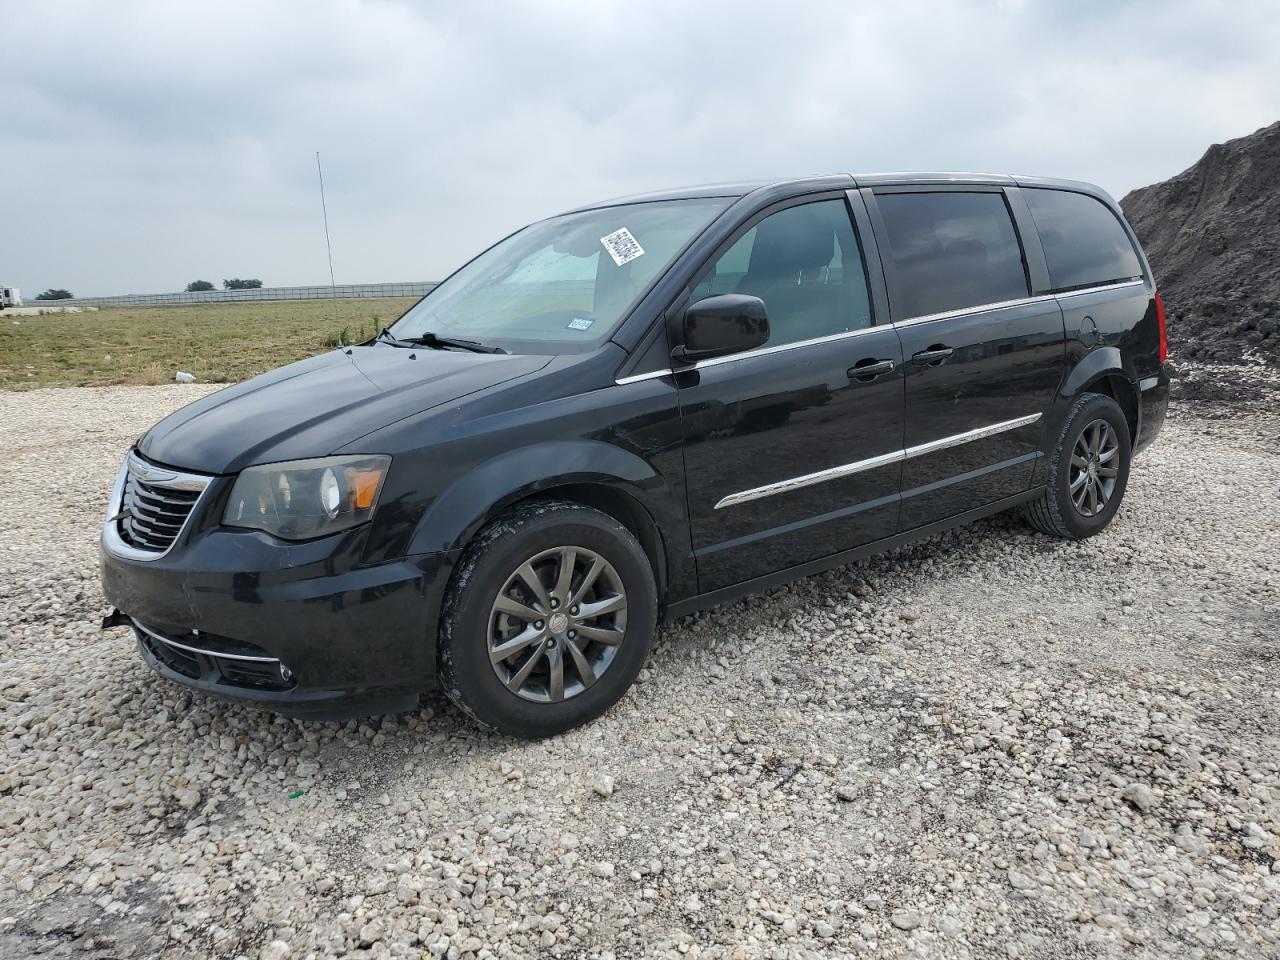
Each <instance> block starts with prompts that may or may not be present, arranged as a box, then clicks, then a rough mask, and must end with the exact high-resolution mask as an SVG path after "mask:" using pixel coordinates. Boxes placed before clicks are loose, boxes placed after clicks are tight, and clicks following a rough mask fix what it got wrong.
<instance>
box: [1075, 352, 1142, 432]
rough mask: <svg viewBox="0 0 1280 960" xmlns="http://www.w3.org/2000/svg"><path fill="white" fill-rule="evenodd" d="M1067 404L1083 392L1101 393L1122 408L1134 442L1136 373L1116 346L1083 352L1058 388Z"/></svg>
mask: <svg viewBox="0 0 1280 960" xmlns="http://www.w3.org/2000/svg"><path fill="white" fill-rule="evenodd" d="M1060 392H1061V395H1062V398H1063V400H1065V401H1066V406H1067V407H1070V405H1071V402H1072V401H1073V400H1075V398H1076V397H1078V396H1080V394H1082V393H1101V394H1103V395H1104V396H1108V397H1110V398H1111V399H1112V400H1114V401H1115V402H1116V403H1117V404H1118V405H1119V407H1120V409H1121V410H1123V411H1124V418H1125V421H1126V422H1127V423H1128V425H1129V438H1130V440H1131V441H1132V442H1133V443H1137V437H1138V428H1139V426H1140V422H1139V418H1140V409H1141V405H1140V403H1139V398H1138V386H1137V379H1136V376H1135V375H1134V374H1133V372H1132V370H1131V369H1130V368H1129V366H1128V365H1126V363H1125V361H1124V357H1123V355H1122V354H1121V353H1120V351H1119V350H1117V349H1116V348H1115V347H1102V348H1100V349H1097V350H1094V351H1093V352H1091V353H1089V354H1088V355H1086V356H1085V357H1084V358H1083V359H1082V360H1081V361H1080V362H1079V363H1077V364H1076V366H1075V367H1074V368H1073V369H1072V371H1071V372H1070V373H1069V374H1068V375H1067V377H1066V379H1065V380H1064V381H1063V384H1062V390H1061V391H1060Z"/></svg>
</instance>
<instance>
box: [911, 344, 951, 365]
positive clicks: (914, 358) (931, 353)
mask: <svg viewBox="0 0 1280 960" xmlns="http://www.w3.org/2000/svg"><path fill="white" fill-rule="evenodd" d="M953 353H955V350H953V349H951V347H944V346H942V345H941V344H934V345H933V346H931V347H930V348H929V349H928V350H921V351H920V352H919V353H913V354H912V355H911V362H912V363H914V364H918V365H919V366H922V367H936V366H937V365H938V364H940V363H941V362H942V361H943V360H945V359H947V357H949V356H951V355H952V354H953Z"/></svg>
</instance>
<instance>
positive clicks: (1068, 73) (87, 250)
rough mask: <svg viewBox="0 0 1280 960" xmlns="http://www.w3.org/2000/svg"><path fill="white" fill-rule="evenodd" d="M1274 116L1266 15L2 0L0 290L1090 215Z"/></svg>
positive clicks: (1274, 40) (410, 275) (324, 272)
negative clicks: (806, 211) (575, 212)
mask: <svg viewBox="0 0 1280 960" xmlns="http://www.w3.org/2000/svg"><path fill="white" fill-rule="evenodd" d="M1276 119H1280V3H1278V2H1276V0H1257V2H1251V0H1234V2H1222V3H1217V2H1208V0H1186V2H1179V0H1159V2H1151V3H1145V2H1128V3H1126V2H1123V0H1111V2H1092V0H1074V2H1043V3H1036V2H1032V0H970V2H967V3H954V4H947V3H924V2H912V0H892V2H884V3H879V2H871V0H860V2H856V3H854V2H849V0H832V2H806V0H786V2H780V3H754V2H750V0H733V2H689V0H682V2H670V3H667V2H657V0H629V2H620V3H609V2H602V0H594V2H587V0H583V2H580V3H562V2H551V0H537V2H531V3H527V4H516V3H510V4H509V3H501V2H494V0H486V2H484V3H466V4H462V3H459V4H452V5H449V4H428V3H420V4H415V3H395V2H357V0H333V2H321V0H307V2H305V3H304V2H301V0H299V2H297V3H278V4H277V3H271V2H265V0H255V2H253V3H236V2H230V0H219V2H217V3H213V2H208V3H204V4H199V3H195V2H181V3H174V2H172V0H163V2H154V3H131V2H128V0H112V2H111V3H101V2H90V3H62V2H57V0H42V2H39V3H36V2H27V0H0V282H4V283H9V284H16V285H18V286H19V287H21V288H22V289H23V292H24V295H25V296H26V297H28V298H30V297H33V296H34V295H35V294H36V293H38V292H39V291H40V290H42V289H44V288H46V287H50V286H56V287H67V288H70V289H71V290H72V291H74V292H75V293H76V294H78V295H81V296H92V295H105V294H113V293H148V292H160V291H169V290H180V289H181V288H182V287H183V286H184V285H185V284H186V283H187V281H189V280H193V279H197V278H201V279H209V280H212V281H214V282H215V283H217V282H219V281H221V280H222V279H223V278H226V277H235V276H253V277H260V278H261V279H262V280H263V281H264V282H265V283H266V284H267V285H268V286H275V285H285V284H307V283H324V282H327V281H328V266H327V264H326V259H325V245H324V234H323V231H322V224H321V214H320V203H319V198H318V194H317V187H316V167H315V151H316V150H320V151H321V154H322V157H323V161H324V168H325V169H324V172H325V184H326V188H327V191H328V202H329V223H330V228H331V231H332V237H333V259H334V268H335V271H336V274H337V280H338V282H339V283H342V282H352V283H355V282H374V281H391V280H429V279H435V278H438V277H439V276H441V275H442V274H444V273H446V272H447V271H449V270H450V269H451V268H452V267H454V266H455V265H457V264H458V263H459V262H460V261H461V260H463V259H465V258H467V257H468V256H469V255H471V254H472V253H474V252H476V250H477V249H478V248H480V247H482V246H484V245H487V244H488V243H489V242H490V241H492V240H494V239H496V238H497V237H498V236H500V235H502V234H504V233H506V232H508V231H509V230H511V229H512V228H514V227H516V226H519V225H520V224H522V223H525V222H528V221H530V220H533V219H537V218H539V217H543V216H546V215H548V214H552V213H555V212H557V211H558V210H561V209H564V208H566V207H569V206H573V205H577V204H581V203H585V202H588V201H592V200H597V199H602V198H607V197H611V196H617V195H620V194H626V193H632V192H637V191H643V190H649V189H654V188H659V187H666V186H678V185H682V184H690V183H704V182H708V181H718V180H736V179H750V178H757V177H770V176H787V175H796V174H808V173H828V172H836V171H858V170H863V171H879V170H902V169H917V170H920V169H933V170H992V171H1000V172H1015V173H1018V172H1021V173H1035V174H1043V175H1049V176H1063V177H1072V178H1077V179H1084V180H1092V181H1094V182H1096V183H1099V184H1101V185H1103V186H1104V187H1106V188H1107V189H1108V190H1110V191H1111V192H1112V193H1113V194H1114V195H1116V196H1117V197H1119V196H1121V195H1122V194H1124V193H1125V192H1126V191H1127V190H1129V189H1131V188H1133V187H1136V186H1141V185H1143V184H1146V183H1151V182H1154V181H1156V180H1162V179H1164V178H1166V177H1168V176H1170V175H1172V174H1174V173H1177V172H1178V171H1180V170H1182V169H1185V168H1186V167H1188V166H1190V165H1191V164H1192V163H1194V162H1195V160H1196V159H1197V158H1198V157H1199V156H1200V154H1201V153H1202V152H1203V151H1204V149H1205V148H1206V147H1207V146H1208V145H1209V144H1210V143H1213V142H1215V141H1221V140H1225V139H1229V138H1231V137H1236V136H1240V135H1243V134H1246V133H1249V132H1251V131H1253V130H1255V129H1257V128H1258V127H1260V126H1263V125H1265V124H1267V123H1270V122H1272V121H1274V120H1276Z"/></svg>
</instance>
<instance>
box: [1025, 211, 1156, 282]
mask: <svg viewBox="0 0 1280 960" xmlns="http://www.w3.org/2000/svg"><path fill="white" fill-rule="evenodd" d="M1022 195H1023V196H1024V197H1025V198H1026V200H1027V206H1028V207H1030V208H1031V216H1032V217H1033V218H1034V219H1035V222H1036V231H1037V232H1038V233H1039V234H1040V245H1041V246H1042V247H1043V248H1044V257H1045V260H1046V261H1048V265H1049V282H1050V283H1051V284H1052V285H1053V289H1055V290H1070V289H1072V288H1076V287H1094V286H1099V285H1101V284H1107V283H1115V282H1117V281H1120V280H1132V279H1134V278H1137V277H1141V276H1142V265H1141V264H1140V263H1139V261H1138V255H1137V253H1135V252H1134V249H1133V244H1132V243H1131V242H1130V241H1129V235H1128V234H1127V233H1125V230H1124V227H1122V226H1121V225H1120V221H1119V220H1118V219H1116V215H1115V214H1114V213H1112V212H1111V210H1110V208H1108V207H1107V206H1106V205H1105V204H1104V203H1102V201H1100V200H1098V199H1096V198H1094V197H1091V196H1089V195H1088V194H1084V193H1071V192H1069V191H1066V190H1050V189H1044V188H1028V189H1024V190H1023V191H1022Z"/></svg>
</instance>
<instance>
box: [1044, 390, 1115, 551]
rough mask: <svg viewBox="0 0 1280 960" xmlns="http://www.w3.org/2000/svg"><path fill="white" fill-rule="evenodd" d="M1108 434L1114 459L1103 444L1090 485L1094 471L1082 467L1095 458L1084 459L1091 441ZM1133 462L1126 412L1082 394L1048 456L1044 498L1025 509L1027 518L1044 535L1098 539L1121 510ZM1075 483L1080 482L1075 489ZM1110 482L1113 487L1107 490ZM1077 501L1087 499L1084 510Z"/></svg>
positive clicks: (1108, 401) (1104, 399)
mask: <svg viewBox="0 0 1280 960" xmlns="http://www.w3.org/2000/svg"><path fill="white" fill-rule="evenodd" d="M1100 424H1101V426H1099V425H1100ZM1086 431H1088V432H1089V436H1088V437H1086V436H1085V434H1086ZM1108 431H1109V434H1108ZM1108 435H1109V437H1110V438H1112V440H1113V443H1112V444H1111V446H1114V454H1112V455H1111V456H1110V457H1107V451H1108V449H1109V447H1108V445H1107V443H1106V442H1105V441H1104V442H1103V443H1102V447H1101V456H1102V460H1101V461H1097V460H1095V461H1094V464H1093V470H1094V471H1095V473H1094V478H1093V480H1092V481H1090V480H1089V479H1088V477H1087V474H1088V473H1089V472H1090V471H1089V470H1088V469H1087V468H1084V469H1082V467H1081V462H1082V461H1083V462H1084V463H1085V464H1088V462H1089V461H1090V460H1091V459H1093V458H1091V457H1089V456H1083V457H1082V456H1081V454H1082V453H1085V454H1087V453H1088V448H1089V447H1090V446H1092V438H1095V437H1098V436H1102V437H1106V436H1108ZM1079 444H1083V447H1080V446H1078V445H1079ZM1113 460H1114V461H1115V466H1114V467H1111V466H1109V464H1110V463H1111V462H1112V461H1113ZM1131 460H1132V448H1131V440H1130V437H1129V422H1128V421H1127V420H1126V419H1125V416H1124V411H1123V410H1121V409H1120V406H1119V405H1118V404H1117V403H1116V402H1115V401H1114V400H1112V399H1111V398H1110V397H1107V396H1103V395H1102V394H1100V393H1083V394H1081V395H1080V396H1079V397H1077V398H1076V399H1075V401H1074V402H1073V403H1072V404H1071V409H1070V410H1069V411H1068V413H1067V419H1066V423H1064V424H1063V426H1062V432H1061V433H1060V434H1059V435H1058V439H1057V442H1056V443H1055V445H1054V448H1053V452H1052V453H1051V454H1050V456H1049V463H1048V467H1047V476H1046V480H1045V491H1044V494H1043V495H1042V496H1041V497H1040V498H1038V499H1036V500H1032V501H1031V502H1030V503H1028V504H1026V505H1025V506H1024V507H1023V508H1022V512H1023V516H1024V517H1025V518H1026V520H1027V522H1028V523H1030V524H1031V526H1033V527H1035V528H1036V529H1037V530H1039V531H1040V532H1041V533H1047V534H1050V535H1052V536H1055V537H1064V538H1066V539H1068V540H1083V539H1085V538H1086V537H1091V536H1093V535H1094V534H1095V533H1098V532H1099V531H1100V530H1102V529H1104V528H1105V527H1106V526H1107V524H1109V523H1110V522H1111V518H1112V517H1114V516H1115V515H1116V511H1117V510H1119V509H1120V502H1121V500H1123V499H1124V491H1125V488H1126V487H1127V486H1128V484H1129V465H1130V462H1131ZM1103 461H1105V462H1103ZM1111 469H1114V470H1115V475H1114V476H1111V475H1110V474H1109V473H1108V471H1109V470H1111ZM1082 474H1084V475H1085V476H1082ZM1073 481H1074V482H1075V483H1076V487H1075V488H1074V489H1073V486H1072V484H1073ZM1107 481H1114V482H1113V483H1111V484H1110V485H1108V483H1107ZM1091 489H1092V491H1093V497H1092V499H1091V497H1090V490H1091ZM1078 499H1082V500H1083V504H1082V505H1081V504H1078V503H1077V500H1078ZM1095 508H1096V509H1095Z"/></svg>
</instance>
